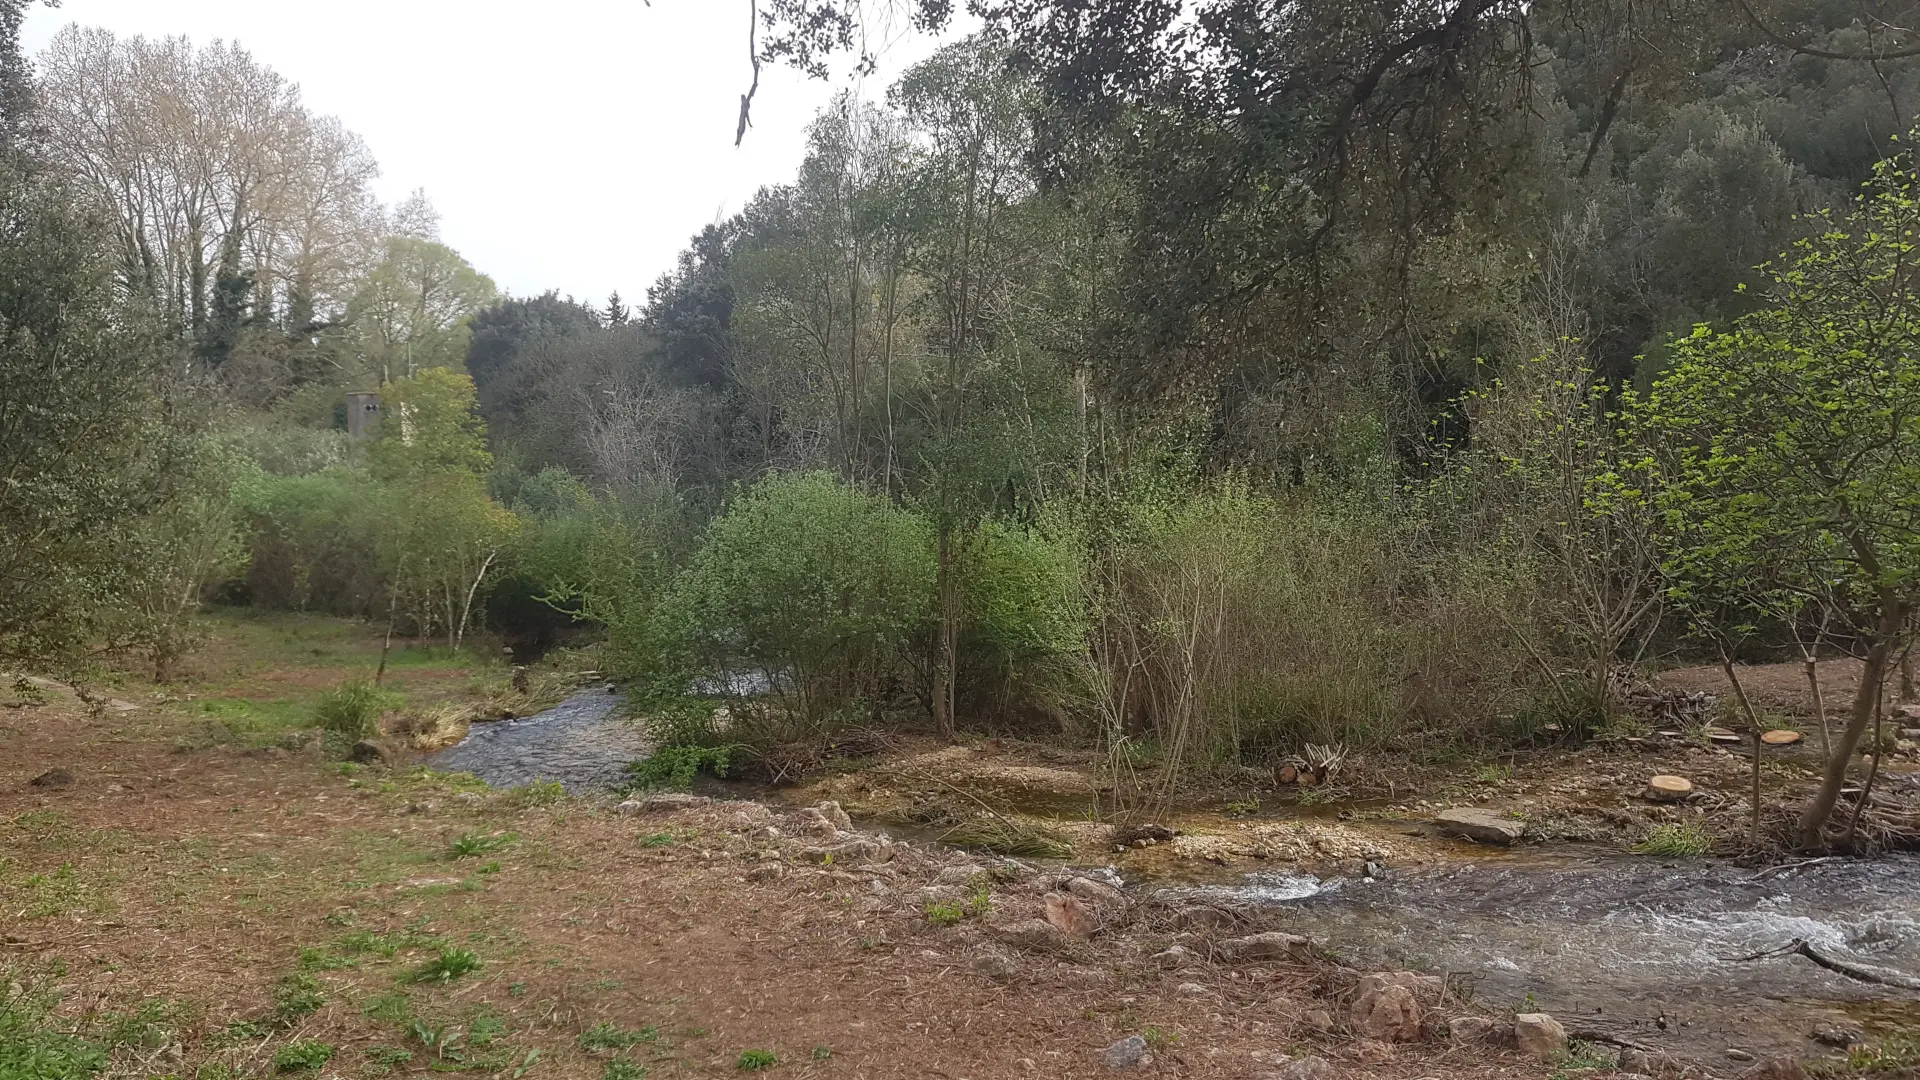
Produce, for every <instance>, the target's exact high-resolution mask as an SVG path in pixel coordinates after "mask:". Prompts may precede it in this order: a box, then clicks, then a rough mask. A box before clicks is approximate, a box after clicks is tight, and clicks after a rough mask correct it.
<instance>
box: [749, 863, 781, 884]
mask: <svg viewBox="0 0 1920 1080" xmlns="http://www.w3.org/2000/svg"><path fill="white" fill-rule="evenodd" d="M785 872H786V871H785V869H783V868H782V867H781V865H780V864H779V863H775V862H763V863H761V864H760V865H758V866H756V867H754V868H753V869H751V870H749V871H747V880H748V881H752V882H756V883H759V882H767V881H777V880H779V878H780V875H782V874H784V873H785Z"/></svg>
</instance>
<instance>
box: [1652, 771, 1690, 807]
mask: <svg viewBox="0 0 1920 1080" xmlns="http://www.w3.org/2000/svg"><path fill="white" fill-rule="evenodd" d="M1691 794H1693V782H1692V781H1690V780H1688V779H1687V778H1686V777H1684V776H1668V775H1665V774H1662V775H1660V776H1656V777H1654V778H1653V779H1651V780H1648V781H1647V798H1649V799H1652V800H1654V801H1655V802H1677V801H1679V800H1681V799H1684V798H1686V797H1687V796H1689V795H1691Z"/></svg>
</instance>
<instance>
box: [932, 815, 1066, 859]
mask: <svg viewBox="0 0 1920 1080" xmlns="http://www.w3.org/2000/svg"><path fill="white" fill-rule="evenodd" d="M940 839H941V841H942V842H943V843H948V844H953V845H955V846H956V847H964V848H974V849H977V850H981V851H991V852H994V853H995V854H999V855H1015V856H1022V857H1025V858H1034V859H1064V858H1066V857H1067V856H1069V855H1071V854H1073V845H1072V844H1070V843H1068V842H1067V838H1066V837H1064V836H1061V835H1060V834H1059V833H1057V832H1054V831H1053V830H1051V829H1043V828H1040V827H1039V826H1037V825H1025V824H1021V823H1020V822H1016V821H1009V820H1007V819H1005V818H1000V817H976V818H968V819H967V820H966V821H963V822H961V823H959V824H958V825H955V826H954V827H953V828H951V829H948V830H947V832H946V834H945V835H944V836H942V837H941V838H940Z"/></svg>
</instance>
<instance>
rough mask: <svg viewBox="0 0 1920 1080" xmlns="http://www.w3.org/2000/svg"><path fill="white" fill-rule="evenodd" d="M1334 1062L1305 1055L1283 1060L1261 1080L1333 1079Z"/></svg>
mask: <svg viewBox="0 0 1920 1080" xmlns="http://www.w3.org/2000/svg"><path fill="white" fill-rule="evenodd" d="M1333 1076H1334V1068H1333V1063H1332V1062H1330V1061H1328V1060H1327V1059H1325V1058H1318V1057H1303V1058H1294V1059H1293V1060H1292V1061H1288V1062H1283V1063H1282V1064H1281V1065H1280V1067H1279V1068H1277V1069H1275V1070H1273V1071H1272V1072H1270V1073H1267V1074H1265V1075H1264V1076H1263V1077H1261V1080H1333Z"/></svg>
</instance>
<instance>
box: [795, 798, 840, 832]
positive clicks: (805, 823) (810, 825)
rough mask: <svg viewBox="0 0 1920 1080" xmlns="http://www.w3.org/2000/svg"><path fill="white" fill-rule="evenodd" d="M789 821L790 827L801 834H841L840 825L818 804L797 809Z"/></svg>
mask: <svg viewBox="0 0 1920 1080" xmlns="http://www.w3.org/2000/svg"><path fill="white" fill-rule="evenodd" d="M787 821H788V825H789V827H790V828H792V830H793V831H794V833H795V834H796V835H799V836H814V837H821V838H829V837H834V836H838V835H840V827H839V826H838V825H836V824H834V822H833V819H832V818H829V817H828V816H827V814H826V812H825V811H824V810H821V809H820V808H819V807H817V806H809V807H807V808H806V809H805V810H797V811H795V812H794V814H793V816H792V817H790V818H788V819H787Z"/></svg>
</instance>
